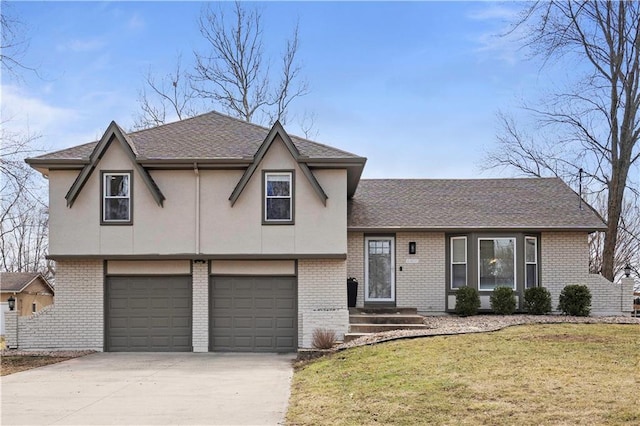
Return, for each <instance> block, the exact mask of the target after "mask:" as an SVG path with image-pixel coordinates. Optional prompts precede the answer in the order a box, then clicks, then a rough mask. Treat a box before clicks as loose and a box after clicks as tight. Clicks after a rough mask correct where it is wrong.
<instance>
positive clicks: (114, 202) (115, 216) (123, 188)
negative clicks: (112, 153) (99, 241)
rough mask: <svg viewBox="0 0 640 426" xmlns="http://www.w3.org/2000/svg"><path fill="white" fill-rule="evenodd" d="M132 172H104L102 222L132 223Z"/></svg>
mask: <svg viewBox="0 0 640 426" xmlns="http://www.w3.org/2000/svg"><path fill="white" fill-rule="evenodd" d="M131 222H132V218H131V172H103V173H102V223H103V224H123V225H130V224H131Z"/></svg>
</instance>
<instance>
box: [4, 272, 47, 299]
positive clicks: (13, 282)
mask: <svg viewBox="0 0 640 426" xmlns="http://www.w3.org/2000/svg"><path fill="white" fill-rule="evenodd" d="M37 279H41V280H42V282H43V283H44V284H46V285H47V286H48V287H49V288H50V289H51V293H52V294H53V293H54V290H53V287H52V286H51V283H49V281H48V280H47V279H46V278H45V277H44V276H42V274H39V273H33V272H0V291H1V292H2V293H20V292H22V291H24V289H26V288H27V287H29V285H30V284H31V283H32V282H34V281H35V280H37Z"/></svg>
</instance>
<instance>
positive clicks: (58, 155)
mask: <svg viewBox="0 0 640 426" xmlns="http://www.w3.org/2000/svg"><path fill="white" fill-rule="evenodd" d="M268 133H269V129H268V128H266V127H262V126H258V125H255V124H251V123H247V122H245V121H242V120H238V119H236V118H232V117H229V116H226V115H223V114H220V113H217V112H209V113H207V114H203V115H199V116H196V117H192V118H189V119H186V120H182V121H177V122H174V123H169V124H165V125H162V126H158V127H152V128H150V129H146V130H140V131H137V132H131V133H127V136H128V137H129V140H130V141H131V142H132V143H133V145H134V146H133V149H134V151H135V153H136V155H137V156H138V157H142V158H146V159H158V160H173V159H225V158H227V159H242V158H252V157H253V155H254V154H255V153H256V151H257V149H258V147H259V146H260V144H262V142H263V141H264V139H265V137H266V136H267V134H268ZM291 140H292V141H293V143H294V145H295V146H296V148H297V149H298V151H300V154H301V155H303V156H307V157H310V158H322V159H337V158H340V159H343V158H347V159H349V158H354V159H356V158H358V159H359V158H360V157H359V156H357V155H355V154H351V153H349V152H346V151H342V150H340V149H336V148H332V147H330V146H326V145H323V144H320V143H317V142H312V141H309V140H307V139H303V138H299V137H296V136H291ZM97 143H98V142H91V143H88V144H84V145H79V146H75V147H72V148H68V149H64V150H61V151H56V152H52V153H49V154H44V155H41V156H39V157H35V159H37V160H61V159H64V160H73V159H78V160H79V159H86V158H88V157H89V155H90V154H91V152H92V151H93V149H94V148H95V146H96V144H97Z"/></svg>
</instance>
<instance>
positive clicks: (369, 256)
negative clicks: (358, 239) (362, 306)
mask: <svg viewBox="0 0 640 426" xmlns="http://www.w3.org/2000/svg"><path fill="white" fill-rule="evenodd" d="M394 272H395V255H394V238H393V237H366V238H365V281H366V285H365V301H368V302H393V301H395V273H394Z"/></svg>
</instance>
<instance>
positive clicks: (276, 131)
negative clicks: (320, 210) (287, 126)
mask: <svg viewBox="0 0 640 426" xmlns="http://www.w3.org/2000/svg"><path fill="white" fill-rule="evenodd" d="M277 135H280V138H281V139H282V141H283V142H284V145H285V146H286V147H287V149H288V150H289V153H290V154H291V156H292V157H293V159H294V160H296V162H297V163H298V166H299V167H300V170H302V174H303V175H304V176H305V177H306V178H307V180H308V181H309V183H310V184H311V187H313V190H314V191H315V193H316V195H317V196H318V198H319V199H320V201H321V202H322V204H324V205H325V206H326V205H327V198H329V197H327V194H326V193H325V192H324V190H323V189H322V187H321V186H320V183H319V182H318V180H317V179H316V177H315V176H314V175H313V173H311V170H309V166H307V164H306V163H305V162H303V161H301V158H300V157H301V156H300V151H298V148H296V146H295V145H294V144H293V141H292V140H291V138H290V137H289V135H288V134H287V132H286V131H285V130H284V127H282V124H280V122H279V121H276V122H275V124H274V125H273V127H271V130H269V133H268V134H267V137H266V138H265V139H264V142H262V145H260V148H258V151H257V152H256V154H255V155H254V156H253V162H252V163H251V164H250V165H249V167H247V170H245V172H244V174H243V175H242V177H241V178H240V180H239V181H238V184H237V185H236V187H235V188H234V189H233V192H232V193H231V196H230V197H229V201H231V206H233V205H234V204H235V203H236V201H238V198H239V197H240V194H242V191H243V190H244V188H245V187H246V186H247V184H248V183H249V181H250V180H251V177H252V176H253V174H254V173H255V171H256V170H257V169H258V166H259V165H260V162H261V161H262V159H263V158H264V156H265V155H266V153H267V151H269V148H270V147H271V144H272V143H273V141H274V140H275V139H276V136H277Z"/></svg>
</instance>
